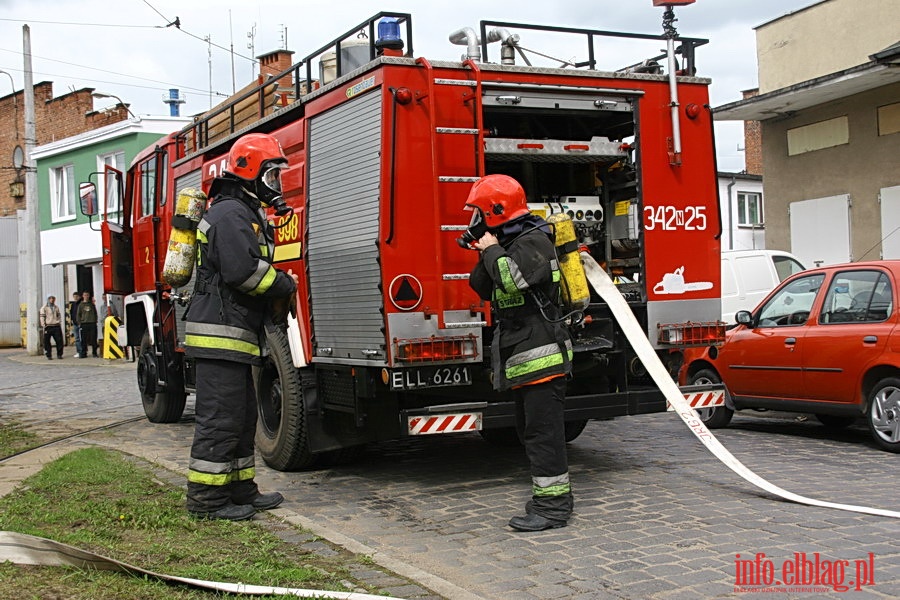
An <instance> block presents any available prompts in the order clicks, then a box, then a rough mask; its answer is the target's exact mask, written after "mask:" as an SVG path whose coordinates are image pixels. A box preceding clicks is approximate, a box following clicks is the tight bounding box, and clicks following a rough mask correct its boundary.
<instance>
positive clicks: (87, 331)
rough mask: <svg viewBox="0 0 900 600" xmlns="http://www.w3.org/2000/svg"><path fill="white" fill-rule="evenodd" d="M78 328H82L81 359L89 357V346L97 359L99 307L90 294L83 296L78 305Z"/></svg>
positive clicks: (84, 293)
mask: <svg viewBox="0 0 900 600" xmlns="http://www.w3.org/2000/svg"><path fill="white" fill-rule="evenodd" d="M77 316H78V326H79V327H80V328H81V349H82V352H81V353H80V355H81V358H85V357H86V356H87V349H88V346H91V347H92V348H93V350H94V358H97V307H96V306H94V300H93V299H92V298H91V293H90V292H83V293H82V294H81V304H79V305H78V315H77Z"/></svg>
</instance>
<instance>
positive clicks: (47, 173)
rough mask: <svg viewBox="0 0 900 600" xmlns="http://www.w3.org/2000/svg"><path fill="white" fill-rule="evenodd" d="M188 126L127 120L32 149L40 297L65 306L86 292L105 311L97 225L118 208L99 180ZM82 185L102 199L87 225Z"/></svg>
mask: <svg viewBox="0 0 900 600" xmlns="http://www.w3.org/2000/svg"><path fill="white" fill-rule="evenodd" d="M189 121H190V119H187V118H182V117H139V118H132V119H129V120H127V121H123V122H119V123H115V124H113V125H109V126H106V127H101V128H99V129H95V130H92V131H88V132H85V133H82V134H79V135H75V136H72V137H69V138H65V139H61V140H58V141H55V142H51V143H49V144H44V145H41V146H38V147H36V148H35V149H34V152H33V157H34V159H35V161H36V164H37V178H38V203H39V207H40V209H39V211H40V228H41V262H42V263H43V265H44V269H45V275H44V287H45V291H47V290H52V292H53V293H55V294H56V296H57V298H60V299H65V300H66V301H68V300H70V299H71V297H72V294H73V292H84V291H89V292H91V293H92V294H93V295H94V296H95V297H96V298H97V307H98V309H101V310H102V309H103V308H104V306H105V298H104V297H103V269H102V257H103V250H102V240H101V235H100V219H102V218H104V217H105V215H106V214H113V213H115V212H118V211H119V210H121V207H119V206H116V205H114V204H113V203H112V201H111V200H110V201H105V200H103V199H105V198H107V197H109V198H113V197H114V196H113V195H112V194H110V195H109V196H108V195H107V194H106V190H105V189H104V185H105V181H104V178H103V177H101V176H100V174H102V173H103V171H104V169H105V167H107V166H110V167H114V168H116V169H118V170H120V171H122V172H124V171H126V170H127V168H128V166H129V164H130V162H131V160H132V159H133V158H134V157H135V155H137V154H138V153H139V152H140V151H142V150H144V149H145V148H147V147H148V146H150V145H152V144H153V143H154V142H155V141H156V140H158V139H159V138H161V137H162V136H164V135H167V134H169V133H172V132H174V131H178V130H179V129H181V128H182V127H183V126H184V125H185V124H186V123H188V122H189ZM87 181H93V182H94V183H96V184H97V187H98V194H97V197H98V198H100V199H101V200H100V201H99V207H98V208H99V211H100V214H99V215H98V216H95V217H93V218H91V219H89V218H88V217H86V216H84V215H83V214H82V213H81V209H80V197H79V193H78V188H79V184H80V183H82V182H87ZM47 271H49V273H50V275H49V277H48V275H47V274H46V273H47ZM48 293H50V292H48ZM45 295H46V294H45Z"/></svg>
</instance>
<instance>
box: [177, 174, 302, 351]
mask: <svg viewBox="0 0 900 600" xmlns="http://www.w3.org/2000/svg"><path fill="white" fill-rule="evenodd" d="M210 193H211V194H214V195H215V198H214V200H213V202H212V205H211V206H210V207H209V210H208V211H207V212H206V214H205V215H204V217H203V218H202V219H201V220H200V223H199V224H198V226H197V241H198V243H199V250H198V252H197V281H196V283H195V285H194V294H193V297H192V299H191V304H190V306H189V307H188V311H187V315H186V318H187V326H186V327H185V340H184V345H185V353H186V354H187V355H188V356H192V357H196V358H212V359H220V360H231V361H236V362H242V363H255V362H256V361H257V360H258V359H259V357H260V355H261V350H260V348H261V337H262V335H263V322H264V318H265V316H266V314H267V312H268V310H269V301H270V300H271V299H273V298H283V297H288V296H290V295H291V294H293V293H294V292H295V290H296V286H295V284H294V280H293V278H292V277H291V276H290V275H288V274H287V273H284V272H283V271H279V270H278V269H276V268H275V267H273V266H272V252H273V250H274V235H273V230H272V226H271V225H269V223H268V222H267V221H266V218H265V213H264V212H263V210H262V209H261V208H260V205H259V202H258V201H257V200H256V199H255V198H253V197H252V196H250V195H248V194H247V193H246V192H245V191H244V190H243V189H242V188H241V187H240V185H239V184H238V183H237V182H235V181H231V180H228V179H221V178H220V179H216V180H215V181H214V182H213V186H212V189H211V190H210Z"/></svg>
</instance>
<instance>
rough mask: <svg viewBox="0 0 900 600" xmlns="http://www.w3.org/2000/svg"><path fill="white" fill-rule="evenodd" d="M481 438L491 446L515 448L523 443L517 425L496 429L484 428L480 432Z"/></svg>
mask: <svg viewBox="0 0 900 600" xmlns="http://www.w3.org/2000/svg"><path fill="white" fill-rule="evenodd" d="M478 433H479V434H481V438H482V439H483V440H484V441H486V442H487V443H488V444H490V445H491V446H498V447H500V448H515V447H516V446H521V445H522V438H521V437H519V432H518V431H516V428H515V427H496V428H494V429H482V430H480V431H479V432H478Z"/></svg>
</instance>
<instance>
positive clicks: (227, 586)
mask: <svg viewBox="0 0 900 600" xmlns="http://www.w3.org/2000/svg"><path fill="white" fill-rule="evenodd" d="M7 560H8V561H10V562H12V563H15V564H19V565H41V566H46V567H76V568H78V569H95V570H98V571H118V572H120V573H128V574H130V575H135V576H137V577H143V576H149V577H153V578H154V579H160V580H162V581H169V582H173V583H181V584H185V585H189V586H192V587H197V588H203V589H207V590H215V591H218V592H228V593H230V594H247V595H252V596H296V597H299V598H329V599H332V600H400V599H399V598H393V597H390V596H379V595H376V594H366V593H360V592H332V591H329V590H306V589H300V588H287V587H272V586H268V585H250V584H247V583H222V582H218V581H205V580H202V579H192V578H190V577H176V576H174V575H163V574H161V573H155V572H153V571H148V570H147V569H142V568H140V567H135V566H133V565H129V564H128V563H123V562H121V561H118V560H115V559H112V558H108V557H106V556H102V555H100V554H94V553H93V552H87V551H85V550H82V549H80V548H76V547H75V546H70V545H68V544H63V543H62V542H56V541H53V540H48V539H47V538H41V537H36V536H33V535H28V534H25V533H15V532H12V531H0V563H2V562H4V561H7Z"/></svg>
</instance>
